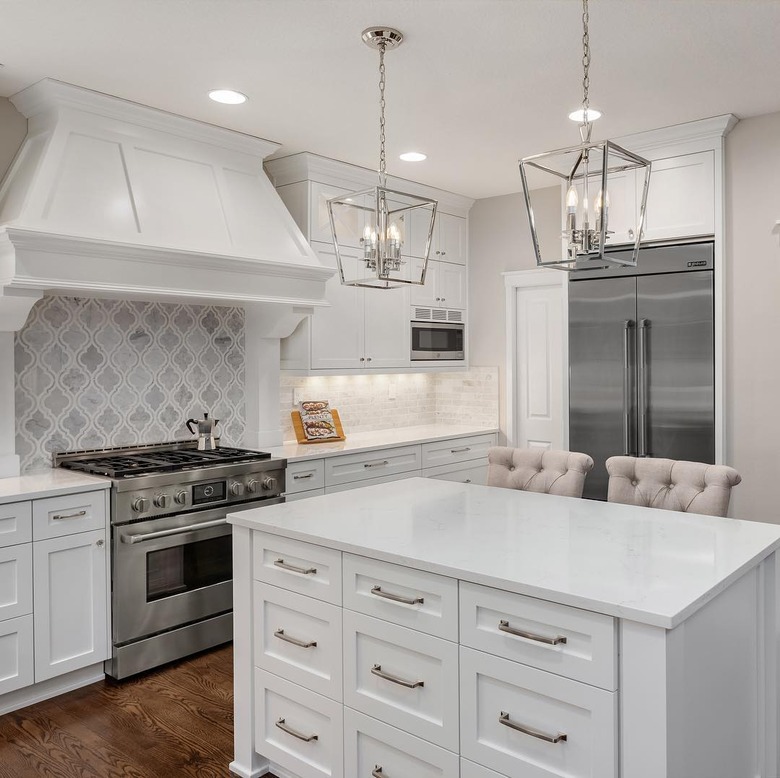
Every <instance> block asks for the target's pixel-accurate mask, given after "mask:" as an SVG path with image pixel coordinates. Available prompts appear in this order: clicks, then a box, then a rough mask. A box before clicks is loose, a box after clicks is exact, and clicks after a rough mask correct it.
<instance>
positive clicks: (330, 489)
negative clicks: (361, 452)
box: [325, 470, 420, 494]
mask: <svg viewBox="0 0 780 778" xmlns="http://www.w3.org/2000/svg"><path fill="white" fill-rule="evenodd" d="M419 475H420V471H419V470H411V471H410V472H408V473H396V474H395V475H384V476H379V477H378V478H366V479H365V480H362V481H348V482H347V483H343V484H338V485H337V486H326V487H325V494H335V493H336V492H349V491H351V490H352V489H362V488H363V487H365V486H375V485H376V484H387V483H390V482H392V481H404V480H405V479H407V478H415V477H416V476H419Z"/></svg>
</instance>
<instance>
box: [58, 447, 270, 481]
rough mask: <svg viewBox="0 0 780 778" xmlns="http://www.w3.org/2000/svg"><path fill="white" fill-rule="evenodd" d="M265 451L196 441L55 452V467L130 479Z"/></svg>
mask: <svg viewBox="0 0 780 778" xmlns="http://www.w3.org/2000/svg"><path fill="white" fill-rule="evenodd" d="M270 457H271V455H270V454H268V453H266V452H264V451H249V450H247V449H241V448H228V447H225V448H216V449H214V450H212V451H199V450H198V449H197V443H196V442H195V441H193V442H185V443H163V444H158V445H152V446H142V447H138V446H134V447H126V448H116V449H103V450H95V451H79V452H67V453H65V454H57V455H56V456H55V459H54V464H55V466H56V465H58V466H60V467H64V468H67V469H69V470H78V471H80V472H82V473H90V474H92V475H104V476H108V477H109V478H132V477H135V476H141V475H149V474H152V473H170V472H179V471H182V470H190V469H194V468H203V467H211V466H214V465H228V464H239V463H243V462H256V461H259V460H263V459H270Z"/></svg>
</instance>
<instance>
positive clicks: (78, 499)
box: [32, 489, 106, 541]
mask: <svg viewBox="0 0 780 778" xmlns="http://www.w3.org/2000/svg"><path fill="white" fill-rule="evenodd" d="M32 516H33V521H32V523H33V538H34V539H35V540H36V541H37V540H45V539H46V538H58V537H63V536H66V535H73V534H74V533H77V532H88V531H90V530H99V529H104V528H105V526H106V493H105V491H104V490H102V489H101V490H100V491H95V492H84V493H82V494H63V495H59V496H57V497H47V498H45V499H43V500H35V501H33V514H32Z"/></svg>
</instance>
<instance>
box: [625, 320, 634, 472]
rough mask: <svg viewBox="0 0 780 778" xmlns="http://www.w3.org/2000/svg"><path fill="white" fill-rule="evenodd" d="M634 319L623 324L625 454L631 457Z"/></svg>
mask: <svg viewBox="0 0 780 778" xmlns="http://www.w3.org/2000/svg"><path fill="white" fill-rule="evenodd" d="M633 327H634V321H633V319H627V320H626V321H624V322H623V453H624V454H625V455H626V456H627V457H628V456H631V346H630V337H631V330H632V328H633Z"/></svg>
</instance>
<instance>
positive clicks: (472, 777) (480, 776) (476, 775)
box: [460, 759, 505, 778]
mask: <svg viewBox="0 0 780 778" xmlns="http://www.w3.org/2000/svg"><path fill="white" fill-rule="evenodd" d="M460 778H505V776H503V775H501V774H500V773H495V772H493V770H488V769H487V767H483V766H482V765H481V764H476V763H475V762H470V761H469V760H468V759H461V760H460Z"/></svg>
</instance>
